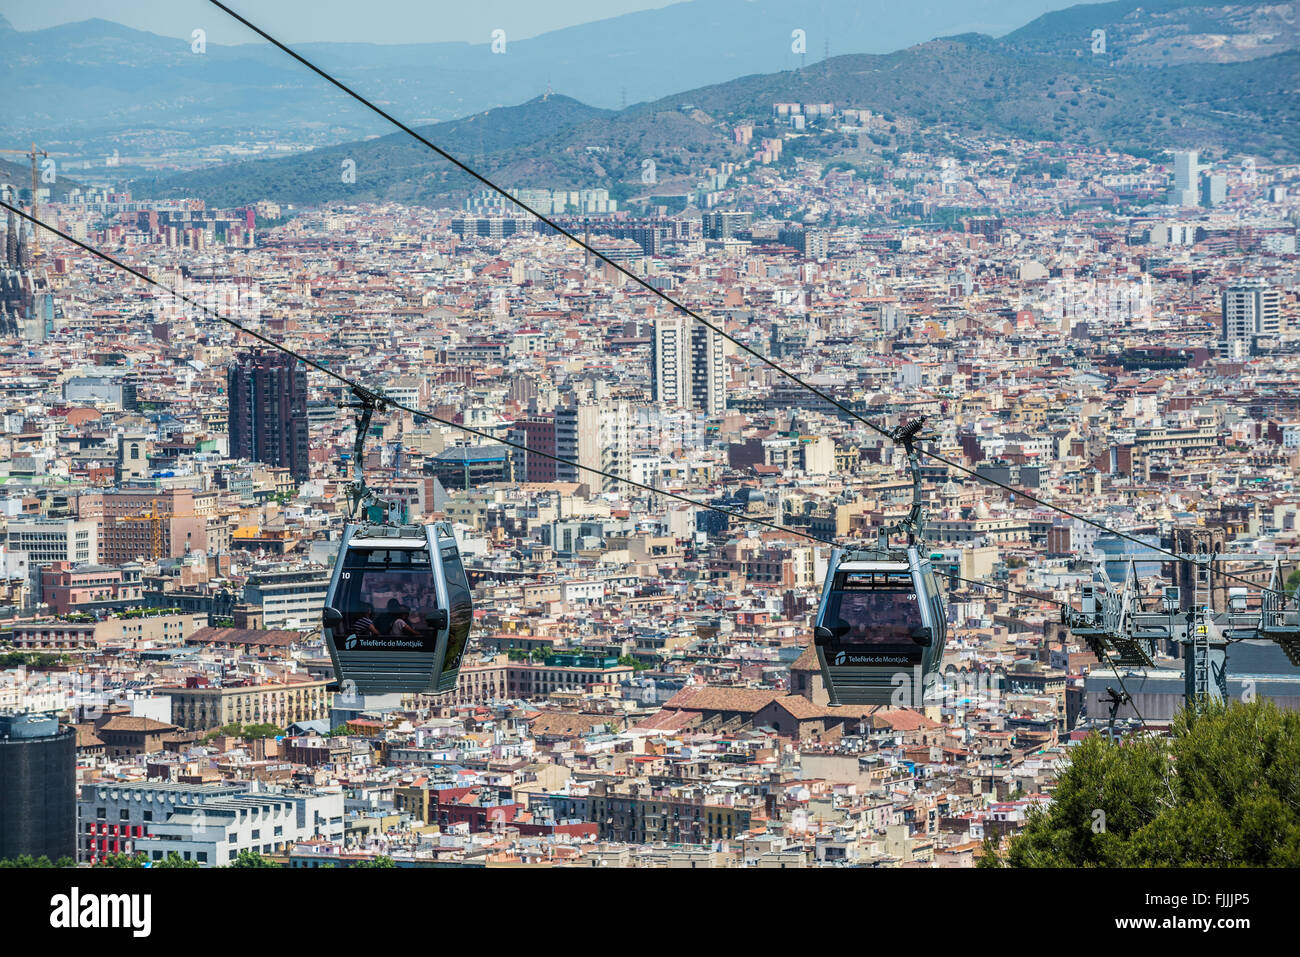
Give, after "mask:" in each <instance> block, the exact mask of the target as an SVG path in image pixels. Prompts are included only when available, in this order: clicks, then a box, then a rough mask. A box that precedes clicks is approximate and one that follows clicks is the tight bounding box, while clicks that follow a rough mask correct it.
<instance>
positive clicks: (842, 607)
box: [813, 420, 947, 707]
mask: <svg viewBox="0 0 1300 957" xmlns="http://www.w3.org/2000/svg"><path fill="white" fill-rule="evenodd" d="M920 427H921V420H918V421H916V422H913V423H911V424H910V425H907V426H903V427H901V428H899V429H897V430H895V432H894V437H895V441H897V442H900V443H902V444H903V445H904V447H905V448H906V449H907V453H908V464H909V467H910V469H911V471H912V489H913V496H912V509H911V511H910V512H909V514H908V516H907V517H906V518H905V519H903V521H901V522H899V523H898V524H897V525H893V526H889V527H886V528H884V529H882V530H881V531H880V534H879V540H878V542H877V543H876V545H875V546H859V547H848V548H836V549H835V550H834V551H833V552H832V553H831V561H830V567H829V568H828V570H827V573H826V581H825V584H824V585H823V588H822V598H821V604H820V605H819V606H818V608H817V622H816V626H815V628H814V631H813V643H814V645H815V647H816V649H817V661H818V664H819V665H820V667H821V672H822V678H823V680H824V683H825V685H826V690H827V693H828V695H829V698H830V702H829V703H830V704H831V705H832V706H835V705H841V704H856V705H888V704H893V705H899V704H903V705H909V706H913V707H919V706H921V704H922V703H923V701H924V694H925V689H926V686H927V684H928V683H930V682H933V681H934V676H935V675H936V674H937V673H938V671H939V666H940V664H941V663H942V660H943V648H944V642H945V640H946V638H947V614H946V612H945V610H944V605H943V597H942V594H941V592H940V590H939V586H938V581H937V579H936V578H935V575H934V570H933V569H932V567H931V565H930V559H929V556H928V555H927V554H926V553H925V552H924V550H923V544H922V541H921V535H922V525H923V522H922V504H921V472H920V467H919V464H918V462H917V455H916V449H915V447H914V445H913V442H914V440H915V438H916V435H917V433H918V432H919V431H920ZM900 530H901V531H905V532H906V533H907V545H906V546H904V547H899V546H891V545H890V544H889V540H888V539H889V534H890V533H891V532H896V531H900Z"/></svg>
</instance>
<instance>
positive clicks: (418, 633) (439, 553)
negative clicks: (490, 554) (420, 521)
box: [323, 523, 473, 694]
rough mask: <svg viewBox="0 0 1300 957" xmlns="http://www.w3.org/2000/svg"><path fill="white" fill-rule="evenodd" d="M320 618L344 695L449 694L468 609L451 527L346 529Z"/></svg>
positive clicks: (464, 637) (465, 639) (465, 581)
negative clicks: (345, 693)
mask: <svg viewBox="0 0 1300 957" xmlns="http://www.w3.org/2000/svg"><path fill="white" fill-rule="evenodd" d="M323 615H324V622H323V625H324V634H325V639H326V641H327V643H328V645H329V649H330V657H331V658H332V659H333V662H334V671H335V674H336V675H337V677H338V679H339V683H340V686H341V687H343V688H344V689H345V690H349V691H355V692H356V693H358V694H390V693H395V692H408V693H409V692H424V693H426V694H435V693H438V692H443V691H450V690H452V689H453V688H455V686H456V678H457V675H458V674H459V671H460V663H461V658H462V657H463V655H464V653H465V646H466V645H467V644H468V642H469V632H470V625H471V623H472V619H473V606H472V603H471V599H470V588H469V581H468V579H467V578H466V575H465V568H464V565H463V564H462V562H461V559H460V551H459V549H458V548H457V547H456V539H455V537H454V535H453V534H452V531H451V528H450V527H449V526H447V525H446V524H442V523H439V524H436V525H381V524H365V525H348V526H347V528H346V529H345V530H344V532H343V540H342V542H341V543H340V546H339V556H338V559H337V561H336V562H335V564H334V575H333V577H332V578H331V580H330V587H329V591H328V592H327V594H326V597H325V610H324V613H323Z"/></svg>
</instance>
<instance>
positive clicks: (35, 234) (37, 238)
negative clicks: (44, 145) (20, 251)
mask: <svg viewBox="0 0 1300 957" xmlns="http://www.w3.org/2000/svg"><path fill="white" fill-rule="evenodd" d="M0 153H19V154H21V155H23V156H26V157H27V158H28V159H30V160H31V161H32V204H31V207H30V209H31V214H32V219H39V217H38V216H37V212H36V207H37V201H36V190H37V188H38V187H39V179H40V166H39V163H40V161H41V160H42V159H44V158H46V157H48V156H67V155H68V154H67V153H51V152H50V151H49V150H43V149H38V148H37V146H36V144H35V143H33V144H32V148H31V149H29V150H5V149H0ZM16 198H17V197H15V199H16ZM40 254H41V233H40V230H39V229H37V228H36V227H35V226H33V227H32V256H33V257H35V256H39V255H40Z"/></svg>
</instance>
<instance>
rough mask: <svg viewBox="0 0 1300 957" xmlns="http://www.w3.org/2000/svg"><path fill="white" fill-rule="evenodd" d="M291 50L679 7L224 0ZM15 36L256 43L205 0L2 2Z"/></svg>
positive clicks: (530, 1) (421, 39)
mask: <svg viewBox="0 0 1300 957" xmlns="http://www.w3.org/2000/svg"><path fill="white" fill-rule="evenodd" d="M222 2H223V3H225V4H226V6H228V7H230V8H231V9H232V10H235V11H237V12H238V13H241V14H243V15H244V16H247V17H248V19H249V20H251V21H252V22H254V23H256V24H257V25H258V26H260V27H262V28H264V29H265V30H266V31H267V32H268V33H270V34H272V35H273V36H277V37H279V38H280V39H283V40H284V41H285V42H287V43H309V42H313V41H327V40H334V41H345V40H354V41H362V42H367V43H395V42H396V43H432V42H437V41H465V42H470V43H487V42H489V40H490V38H491V34H492V31H493V30H495V29H497V28H502V29H505V30H506V31H507V32H508V34H509V36H510V38H511V39H512V40H524V39H527V38H528V37H532V36H536V35H537V34H539V33H546V32H547V31H550V30H558V29H560V28H562V27H569V26H574V25H575V24H579V23H587V22H589V21H591V20H604V19H607V18H609V17H616V16H619V15H621V14H624V13H631V12H632V11H634V10H650V9H654V8H656V7H667V6H670V5H671V4H672V3H674V2H679V0H471V2H464V0H460V2H448V0H222ZM0 14H3V15H4V16H5V17H6V18H7V19H8V20H9V22H10V23H12V24H13V25H14V28H15V29H18V30H39V29H42V28H44V27H52V26H56V25H58V24H60V23H72V22H75V21H77V20H89V19H92V18H95V17H98V18H100V19H102V20H112V21H114V22H117V23H122V24H125V25H126V26H129V27H134V28H135V29H137V30H147V31H149V32H150V33H157V34H161V35H162V36H172V37H185V38H187V39H188V38H189V36H190V33H191V31H193V30H194V28H195V27H202V28H203V29H204V30H206V31H207V34H208V41H209V42H211V43H245V42H250V41H252V40H255V39H257V37H256V36H254V35H253V34H252V33H251V32H250V31H249V30H248V29H247V28H246V27H244V26H242V25H241V24H239V23H238V22H236V21H235V20H233V19H231V18H230V17H229V16H228V15H226V14H225V13H223V12H222V11H221V10H219V9H217V8H216V7H214V6H213V5H212V4H211V3H208V2H207V0H0Z"/></svg>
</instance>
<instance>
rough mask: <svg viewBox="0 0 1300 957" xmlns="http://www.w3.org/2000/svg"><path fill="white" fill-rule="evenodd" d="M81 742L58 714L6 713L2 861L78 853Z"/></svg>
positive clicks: (2, 717) (0, 772)
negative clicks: (77, 831) (78, 756)
mask: <svg viewBox="0 0 1300 957" xmlns="http://www.w3.org/2000/svg"><path fill="white" fill-rule="evenodd" d="M76 801H77V741H76V733H75V732H74V731H73V729H72V728H70V727H64V728H60V727H59V720H58V718H56V717H55V716H54V715H52V714H0V860H4V859H9V858H15V857H20V856H22V855H24V854H30V855H31V856H32V857H41V856H45V857H48V858H49V859H50V860H52V861H56V860H58V859H59V858H61V857H75V856H76V853H77V845H76V829H77V806H76Z"/></svg>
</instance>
